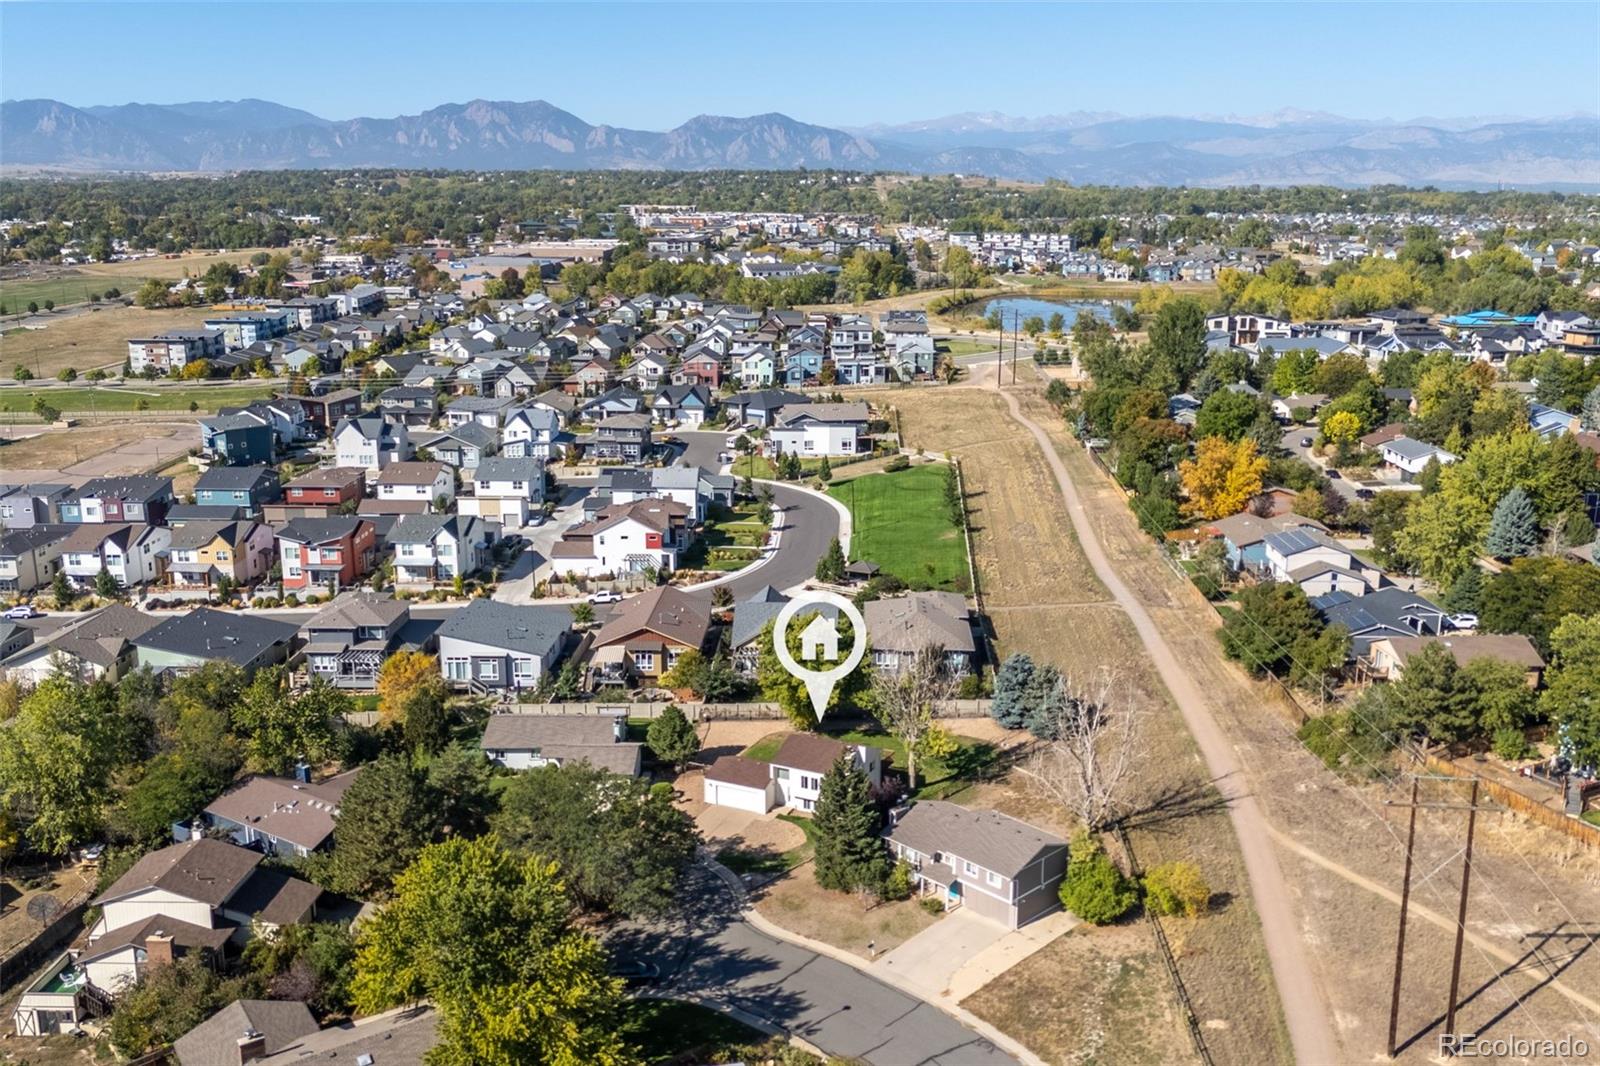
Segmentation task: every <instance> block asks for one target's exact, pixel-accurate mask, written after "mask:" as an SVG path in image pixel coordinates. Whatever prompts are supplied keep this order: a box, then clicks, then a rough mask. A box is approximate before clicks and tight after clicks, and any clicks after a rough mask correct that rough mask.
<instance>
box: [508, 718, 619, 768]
mask: <svg viewBox="0 0 1600 1066" xmlns="http://www.w3.org/2000/svg"><path fill="white" fill-rule="evenodd" d="M616 717H617V716H613V715H600V714H570V715H542V714H494V715H490V716H489V723H488V725H487V726H485V727H484V731H483V741H482V746H483V749H484V750H485V751H537V752H538V753H539V754H541V755H543V756H544V757H545V758H549V759H559V760H560V761H562V762H569V761H570V762H580V761H585V760H586V761H588V763H589V764H590V765H592V766H594V767H596V768H597V769H601V770H609V771H610V772H611V773H614V774H627V775H629V776H630V777H631V776H634V775H636V774H638V772H639V764H640V761H641V758H642V751H643V748H644V745H643V744H640V743H638V742H636V741H628V740H618V739H617V736H616V724H615V721H616Z"/></svg>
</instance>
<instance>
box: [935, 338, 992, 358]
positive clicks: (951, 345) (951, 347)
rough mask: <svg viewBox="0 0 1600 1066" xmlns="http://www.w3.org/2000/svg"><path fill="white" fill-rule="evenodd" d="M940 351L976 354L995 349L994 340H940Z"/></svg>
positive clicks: (954, 353)
mask: <svg viewBox="0 0 1600 1066" xmlns="http://www.w3.org/2000/svg"><path fill="white" fill-rule="evenodd" d="M939 351H941V352H943V353H944V354H946V355H975V354H977V353H978V352H992V351H994V342H992V341H940V342H939Z"/></svg>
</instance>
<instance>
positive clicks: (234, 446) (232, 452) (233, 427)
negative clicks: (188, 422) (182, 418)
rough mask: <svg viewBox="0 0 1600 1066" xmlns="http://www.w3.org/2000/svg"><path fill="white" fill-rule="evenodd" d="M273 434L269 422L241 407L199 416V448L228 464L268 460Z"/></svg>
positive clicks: (271, 448)
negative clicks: (240, 409)
mask: <svg viewBox="0 0 1600 1066" xmlns="http://www.w3.org/2000/svg"><path fill="white" fill-rule="evenodd" d="M274 437H275V434H274V432H273V429H272V426H271V425H270V424H269V423H267V422H265V421H263V420H262V419H261V418H258V417H256V416H255V415H252V414H247V413H245V412H243V411H240V412H237V413H235V414H231V415H216V416H214V417H212V418H202V419H201V420H200V450H201V451H202V452H204V453H205V454H206V455H209V456H211V457H212V458H214V459H217V460H218V461H220V462H224V463H228V464H231V465H241V466H247V465H250V464H252V463H270V462H272V456H273V444H274Z"/></svg>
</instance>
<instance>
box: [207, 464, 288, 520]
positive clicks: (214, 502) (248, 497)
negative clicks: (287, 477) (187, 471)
mask: <svg viewBox="0 0 1600 1066" xmlns="http://www.w3.org/2000/svg"><path fill="white" fill-rule="evenodd" d="M282 496H283V483H282V479H280V478H279V477H278V471H277V469H276V468H274V467H270V466H214V467H212V468H211V469H210V470H207V471H206V472H205V473H203V474H201V475H200V478H199V480H198V481H196V482H195V486H194V502H195V503H196V504H197V505H199V506H201V507H238V508H241V509H242V510H243V511H244V513H245V514H247V515H258V514H260V513H261V509H262V507H264V506H265V505H266V504H269V503H275V502H277V501H278V499H280V498H281V497H282Z"/></svg>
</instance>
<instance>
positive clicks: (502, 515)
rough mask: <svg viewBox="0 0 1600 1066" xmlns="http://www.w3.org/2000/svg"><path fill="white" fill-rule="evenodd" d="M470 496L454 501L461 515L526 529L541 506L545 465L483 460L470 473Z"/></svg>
mask: <svg viewBox="0 0 1600 1066" xmlns="http://www.w3.org/2000/svg"><path fill="white" fill-rule="evenodd" d="M469 487H470V488H471V495H468V496H462V497H460V498H459V499H457V500H456V509H457V511H458V512H459V513H461V514H464V515H474V516H476V517H478V518H483V519H487V520H490V521H494V522H499V523H500V524H501V526H502V527H503V528H506V529H518V528H521V527H523V526H526V525H527V524H528V522H529V521H530V520H531V519H532V517H533V514H534V512H535V510H537V509H538V507H539V505H540V504H542V503H543V502H544V463H543V462H541V461H540V460H538V459H531V458H529V459H504V458H501V459H485V460H483V461H482V462H480V463H479V464H478V465H477V468H476V469H474V470H473V472H472V481H471V482H470V485H469Z"/></svg>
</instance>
